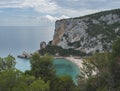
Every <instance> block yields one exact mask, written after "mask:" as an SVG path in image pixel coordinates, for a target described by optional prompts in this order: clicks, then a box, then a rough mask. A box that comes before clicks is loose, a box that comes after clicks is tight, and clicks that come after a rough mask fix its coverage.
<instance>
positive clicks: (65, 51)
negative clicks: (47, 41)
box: [39, 45, 86, 56]
mask: <svg viewBox="0 0 120 91" xmlns="http://www.w3.org/2000/svg"><path fill="white" fill-rule="evenodd" d="M39 53H40V54H42V55H44V54H46V53H48V54H51V55H55V54H56V53H59V56H70V55H73V56H85V55H86V54H85V53H82V52H81V51H78V50H74V49H63V48H61V47H59V46H50V45H48V46H47V47H46V48H44V49H41V50H39Z"/></svg>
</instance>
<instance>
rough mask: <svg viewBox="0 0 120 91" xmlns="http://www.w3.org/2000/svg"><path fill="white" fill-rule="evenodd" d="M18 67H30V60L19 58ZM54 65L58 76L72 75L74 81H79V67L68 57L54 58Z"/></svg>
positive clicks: (27, 68)
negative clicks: (67, 58)
mask: <svg viewBox="0 0 120 91" xmlns="http://www.w3.org/2000/svg"><path fill="white" fill-rule="evenodd" d="M16 60H17V64H16V68H17V69H19V70H21V71H25V70H29V69H30V62H29V60H26V59H19V58H17V59H16ZM54 67H55V69H56V74H57V75H58V76H61V75H70V76H71V77H72V79H73V81H74V82H75V83H76V82H77V76H78V75H79V74H80V70H79V68H78V67H77V66H76V65H75V64H73V63H72V62H70V61H68V60H66V59H55V60H54Z"/></svg>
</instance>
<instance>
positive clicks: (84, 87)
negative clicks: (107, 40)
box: [78, 39, 120, 91]
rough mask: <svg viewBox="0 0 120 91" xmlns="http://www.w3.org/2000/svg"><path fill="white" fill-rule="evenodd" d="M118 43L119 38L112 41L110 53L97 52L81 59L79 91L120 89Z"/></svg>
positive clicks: (118, 90) (119, 43) (119, 52)
mask: <svg viewBox="0 0 120 91" xmlns="http://www.w3.org/2000/svg"><path fill="white" fill-rule="evenodd" d="M119 45H120V39H119V40H117V41H116V42H115V43H114V45H113V52H112V53H101V54H98V53H97V54H94V55H93V56H92V57H89V58H86V59H85V60H84V61H83V67H82V68H81V72H82V76H80V77H79V81H78V84H79V88H80V91H120V64H119V63H120V50H119V48H120V46H119ZM93 71H95V72H96V74H93ZM86 77H87V78H86Z"/></svg>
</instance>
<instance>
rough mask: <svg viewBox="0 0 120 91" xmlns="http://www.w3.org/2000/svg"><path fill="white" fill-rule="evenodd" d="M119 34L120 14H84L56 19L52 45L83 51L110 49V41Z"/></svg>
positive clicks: (92, 51) (91, 51)
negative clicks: (77, 16) (84, 15)
mask: <svg viewBox="0 0 120 91" xmlns="http://www.w3.org/2000/svg"><path fill="white" fill-rule="evenodd" d="M91 16H92V15H91ZM113 24H114V25H113ZM111 26H113V27H111ZM114 36H116V37H114ZM119 36H120V15H118V14H116V13H114V14H112V13H110V14H106V15H102V16H99V14H98V17H97V18H94V17H90V16H86V17H83V18H71V19H63V20H59V21H56V24H55V33H54V38H53V41H52V45H57V46H61V47H62V48H65V49H68V48H74V49H75V50H80V51H83V52H85V53H94V52H104V51H111V45H112V43H113V42H114V41H115V40H116V38H117V37H119Z"/></svg>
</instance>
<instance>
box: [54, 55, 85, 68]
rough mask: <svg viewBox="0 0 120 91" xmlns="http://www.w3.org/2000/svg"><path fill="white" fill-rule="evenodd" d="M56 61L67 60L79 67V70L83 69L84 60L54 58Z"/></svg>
mask: <svg viewBox="0 0 120 91" xmlns="http://www.w3.org/2000/svg"><path fill="white" fill-rule="evenodd" d="M54 58H55V59H66V60H68V61H70V62H72V63H74V64H75V65H76V66H78V68H79V69H80V68H82V67H83V66H82V62H83V59H82V58H76V57H54Z"/></svg>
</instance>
